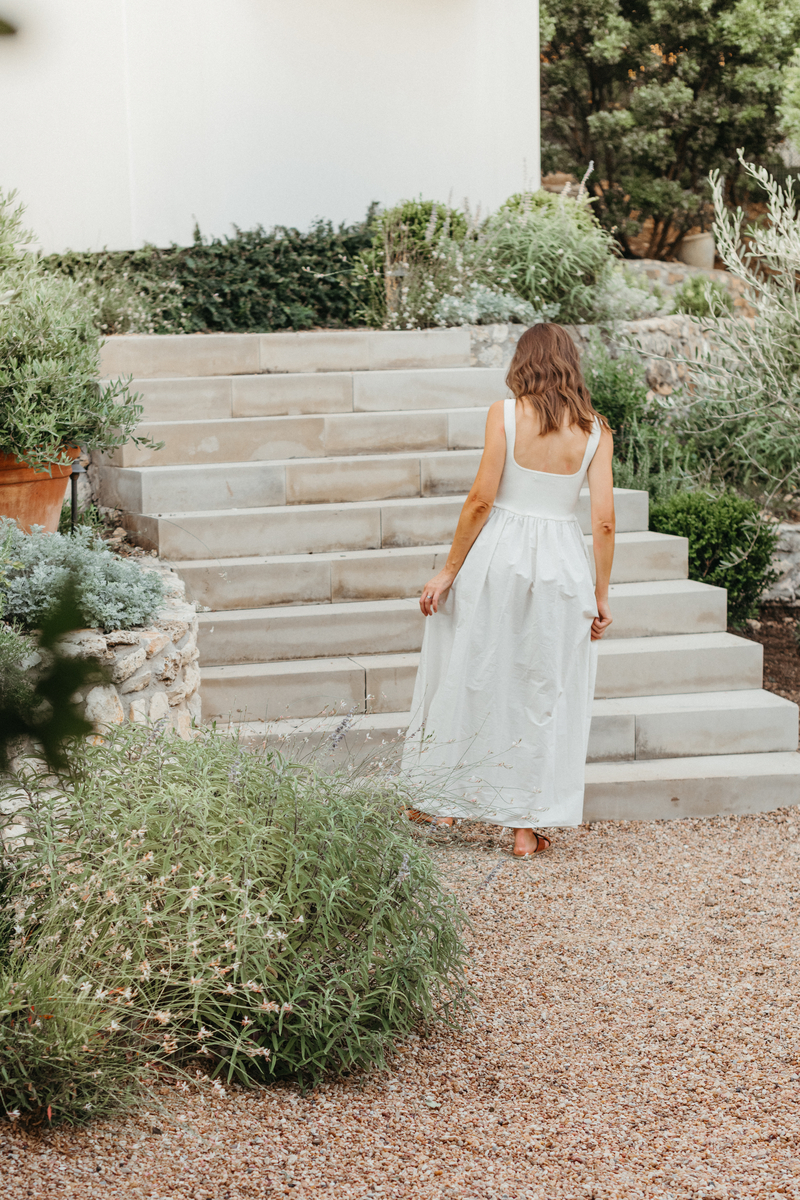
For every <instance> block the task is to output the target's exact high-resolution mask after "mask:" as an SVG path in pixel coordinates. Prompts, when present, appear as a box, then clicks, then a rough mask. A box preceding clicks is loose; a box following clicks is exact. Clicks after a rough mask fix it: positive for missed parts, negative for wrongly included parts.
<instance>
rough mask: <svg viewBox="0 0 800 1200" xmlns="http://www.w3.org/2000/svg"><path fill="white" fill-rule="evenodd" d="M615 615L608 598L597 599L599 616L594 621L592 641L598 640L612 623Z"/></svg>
mask: <svg viewBox="0 0 800 1200" xmlns="http://www.w3.org/2000/svg"><path fill="white" fill-rule="evenodd" d="M612 620H613V617H612V616H611V609H610V608H609V607H608V601H607V600H598V601H597V616H596V617H595V619H594V620H593V621H592V641H593V642H598V641H599V640H600V638H601V637H602V636H603V634H604V633H605V631H606V630H607V629H608V627H609V625H610V624H611V622H612Z"/></svg>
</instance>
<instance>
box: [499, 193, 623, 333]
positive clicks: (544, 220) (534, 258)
mask: <svg viewBox="0 0 800 1200" xmlns="http://www.w3.org/2000/svg"><path fill="white" fill-rule="evenodd" d="M557 200H558V203H556V204H551V203H549V202H548V203H545V204H542V205H539V204H536V203H531V204H529V205H528V206H527V207H526V206H525V205H523V206H522V207H521V208H519V207H515V208H514V209H511V208H501V209H500V210H499V211H498V212H497V213H496V214H495V215H494V216H492V217H490V218H489V221H488V222H487V225H486V228H485V234H484V241H483V246H482V254H481V263H482V268H483V271H484V273H485V275H486V276H487V277H490V278H491V279H493V280H498V281H499V279H506V278H507V279H508V280H510V282H511V285H512V287H513V290H514V291H515V292H517V294H518V295H519V296H521V297H522V299H523V300H527V301H529V303H531V304H532V305H533V306H534V307H535V308H540V307H541V306H542V305H545V304H547V305H556V306H558V319H559V321H561V322H562V323H563V324H565V325H569V324H577V323H579V322H585V321H591V320H592V319H593V317H594V315H595V300H596V290H597V288H598V285H601V284H602V283H603V282H604V280H605V277H606V276H607V275H608V273H609V272H610V270H611V267H612V264H613V261H614V254H615V251H614V241H613V238H612V237H611V236H610V235H609V234H608V233H606V231H605V230H604V229H601V228H600V226H599V225H598V223H597V221H595V219H594V216H593V215H592V210H591V204H590V201H589V198H588V197H587V196H586V195H585V193H584V194H583V195H580V196H578V197H576V198H575V199H571V198H568V197H558V198H557Z"/></svg>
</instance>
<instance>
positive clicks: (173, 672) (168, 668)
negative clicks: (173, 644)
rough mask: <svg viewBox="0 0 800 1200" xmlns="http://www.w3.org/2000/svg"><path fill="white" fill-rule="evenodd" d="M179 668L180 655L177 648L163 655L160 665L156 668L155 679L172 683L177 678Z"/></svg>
mask: <svg viewBox="0 0 800 1200" xmlns="http://www.w3.org/2000/svg"><path fill="white" fill-rule="evenodd" d="M180 669H181V656H180V654H179V653H178V651H177V650H173V652H172V653H171V654H167V655H165V657H164V659H163V660H162V662H161V665H160V666H159V667H158V668H157V669H156V673H155V674H156V679H159V680H160V681H161V682H162V683H172V681H173V680H174V679H177V678H178V674H179V672H180Z"/></svg>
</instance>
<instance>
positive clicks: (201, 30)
mask: <svg viewBox="0 0 800 1200" xmlns="http://www.w3.org/2000/svg"><path fill="white" fill-rule="evenodd" d="M537 9H538V5H537V0H69V2H67V0H0V16H2V17H5V18H7V19H9V20H11V21H13V22H14V23H15V24H16V25H17V26H18V30H19V31H18V33H17V34H16V35H15V36H13V37H0V112H1V113H2V120H0V185H1V186H3V187H5V188H17V189H18V190H19V192H20V196H21V198H22V199H23V200H24V201H25V202H26V203H27V205H28V221H29V224H30V225H31V226H32V227H33V228H34V229H35V230H36V232H37V234H38V236H39V237H40V238H41V241H42V244H43V246H44V248H45V249H47V250H62V249H65V248H67V247H71V248H73V249H88V248H91V249H98V248H100V247H102V246H109V247H113V248H126V247H133V246H138V245H141V244H142V243H143V242H144V241H150V242H155V243H156V244H162V245H163V244H167V243H169V242H171V241H176V242H184V243H185V242H186V241H188V240H190V238H191V234H192V229H193V227H194V224H195V222H198V223H199V225H200V227H201V229H202V230H203V232H204V233H215V234H222V233H226V232H229V231H230V229H231V226H232V224H237V225H239V226H242V227H245V228H246V227H248V226H252V225H255V224H257V223H259V222H261V223H262V224H264V225H267V226H269V225H272V224H275V223H285V224H292V225H298V226H300V227H301V228H302V227H305V226H306V225H308V223H309V222H310V221H311V220H312V219H313V218H314V217H317V216H324V217H330V218H332V219H333V220H334V221H340V220H347V221H350V220H355V219H358V218H359V217H360V216H361V215H362V214H363V213H364V212H365V210H366V208H367V205H368V204H369V202H370V201H371V200H373V199H374V200H379V201H381V202H383V203H391V202H393V201H396V200H398V199H401V198H403V197H407V196H414V195H419V194H420V193H422V194H423V195H424V196H426V197H436V198H439V199H442V200H447V199H448V197H451V198H452V200H453V202H456V203H460V202H461V201H462V199H463V198H464V197H465V196H466V197H468V198H469V199H470V201H471V202H472V203H473V204H474V205H475V204H478V203H481V204H482V205H483V206H484V208H486V207H487V206H488V207H493V206H495V205H496V204H497V203H499V202H500V201H501V200H502V199H503V198H504V197H505V196H506V195H508V193H509V192H511V191H516V190H518V189H520V188H521V187H522V186H523V185H524V183H525V182H526V181H527V182H528V183H529V184H530V183H534V184H535V183H536V182H537V180H538V169H539V166H538V164H539V102H538V40H537V28H538V11H537Z"/></svg>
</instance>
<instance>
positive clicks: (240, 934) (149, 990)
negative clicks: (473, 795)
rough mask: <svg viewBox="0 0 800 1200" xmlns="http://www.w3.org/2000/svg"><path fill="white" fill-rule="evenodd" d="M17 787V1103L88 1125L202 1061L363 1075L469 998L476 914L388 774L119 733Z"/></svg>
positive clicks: (2, 1069) (1, 1088)
mask: <svg viewBox="0 0 800 1200" xmlns="http://www.w3.org/2000/svg"><path fill="white" fill-rule="evenodd" d="M10 786H15V787H16V788H17V789H19V788H20V786H22V787H23V789H24V791H26V792H27V805H28V808H27V812H26V814H25V819H26V820H27V822H28V825H29V841H28V842H27V844H26V845H24V846H22V847H20V848H18V849H17V851H16V852H15V853H14V854H13V856H11V860H10V862H9V863H8V877H7V881H6V899H5V910H4V915H5V917H6V918H7V919H11V920H13V927H12V928H11V929H10V935H9V938H8V949H7V953H6V958H5V964H4V972H3V979H2V996H0V1103H2V1105H3V1106H4V1107H5V1109H6V1111H11V1110H15V1109H18V1110H20V1111H22V1112H38V1113H42V1112H44V1111H47V1110H49V1111H50V1113H51V1116H52V1118H53V1119H56V1117H62V1118H63V1117H66V1118H68V1119H71V1120H78V1119H81V1118H82V1117H85V1116H86V1115H87V1114H88V1113H91V1112H95V1111H102V1110H104V1109H106V1108H108V1107H109V1106H111V1105H112V1104H113V1103H115V1102H116V1097H115V1095H114V1092H115V1086H116V1084H115V1083H114V1080H115V1079H117V1078H118V1077H119V1076H120V1075H121V1074H124V1075H126V1076H127V1078H128V1082H130V1079H131V1077H133V1076H136V1075H140V1074H141V1073H142V1072H145V1071H146V1070H147V1069H148V1067H147V1064H156V1066H158V1065H164V1064H165V1063H169V1064H174V1065H175V1066H176V1067H180V1066H181V1065H182V1064H186V1062H187V1060H190V1059H192V1058H195V1057H196V1056H198V1055H199V1056H201V1057H202V1059H204V1060H205V1062H206V1064H207V1065H206V1066H205V1067H204V1070H205V1071H206V1072H207V1073H208V1074H209V1075H212V1076H214V1075H216V1076H218V1077H223V1078H225V1079H227V1080H235V1081H238V1082H240V1083H245V1084H246V1083H248V1082H255V1081H264V1080H269V1079H270V1078H275V1077H281V1076H287V1075H290V1076H294V1077H299V1078H300V1079H301V1080H305V1081H311V1080H314V1079H316V1078H319V1077H320V1076H321V1075H322V1074H323V1073H325V1072H327V1071H347V1070H352V1069H363V1068H366V1067H369V1066H371V1065H373V1064H380V1063H381V1062H382V1061H383V1058H384V1053H385V1050H386V1048H387V1046H388V1045H389V1044H390V1043H391V1040H392V1038H393V1037H394V1036H396V1035H397V1034H400V1033H402V1032H405V1031H408V1030H410V1029H412V1028H414V1027H415V1026H417V1025H418V1024H419V1023H420V1022H421V1021H425V1020H430V1019H435V1018H438V1019H444V1020H453V1019H454V1018H455V1015H456V1012H457V1010H458V1007H459V1005H461V1004H463V1003H464V998H465V995H466V992H465V988H464V984H463V976H462V963H463V955H464V950H463V946H462V942H461V938H460V927H461V925H462V922H463V918H462V916H461V914H460V911H459V910H458V908H457V906H456V904H455V901H454V900H452V898H450V897H449V896H447V895H446V894H445V893H444V892H443V891H442V889H441V888H440V885H439V882H438V879H437V876H436V873H435V869H434V867H433V865H432V863H431V861H430V859H429V858H428V856H427V854H426V852H425V850H424V849H423V848H422V847H421V846H420V844H419V843H418V842H417V841H415V840H414V839H413V837H412V835H411V833H410V832H409V829H408V825H407V822H405V821H404V820H403V819H402V818H401V816H400V814H399V810H400V805H399V802H398V797H397V796H396V795H394V794H393V792H392V787H393V785H392V784H391V782H384V783H383V784H381V785H377V784H374V783H370V782H369V781H368V780H363V781H360V782H359V781H354V780H353V779H352V778H351V777H348V775H347V773H346V772H343V773H341V774H334V775H330V776H321V775H317V774H316V773H315V772H314V770H313V769H312V768H311V767H309V766H305V765H299V764H296V763H292V762H289V761H287V760H285V759H283V758H282V757H281V756H280V755H278V754H276V753H275V752H269V753H267V754H266V755H264V756H260V757H257V756H255V755H251V754H248V753H245V752H243V751H242V750H241V749H240V747H239V746H238V745H237V743H236V742H235V741H234V740H233V739H231V738H228V737H225V736H223V735H221V734H218V733H216V732H214V731H213V730H211V731H204V732H202V733H201V734H199V735H198V736H197V738H196V739H195V740H194V741H190V742H182V741H180V740H179V739H174V738H172V737H170V736H159V735H156V734H155V733H153V732H150V733H148V732H147V731H146V730H140V729H124V730H122V731H119V732H117V733H116V734H114V735H113V736H112V737H110V738H109V739H108V740H107V741H105V742H104V743H103V744H101V745H95V746H88V747H82V748H81V750H80V754H75V755H73V759H72V768H71V772H70V774H69V776H68V778H67V779H66V780H65V781H64V782H63V783H62V784H60V785H54V781H53V779H52V778H46V777H44V776H42V775H36V774H35V773H33V772H31V773H30V774H29V775H28V776H27V777H22V776H21V775H18V776H17V777H16V779H15V780H12V783H11V785H10ZM14 820H15V821H17V822H19V820H20V813H19V812H16V813H15V816H14ZM29 1018H31V1019H30V1020H29ZM48 1039H49V1040H48ZM48 1047H49V1049H48ZM56 1065H57V1068H58V1069H57V1070H54V1066H56ZM95 1072H99V1074H95ZM104 1075H106V1076H107V1078H104ZM70 1083H71V1087H70V1086H69V1085H70ZM29 1084H32V1086H29ZM105 1084H108V1086H107V1087H104V1086H103V1085H105Z"/></svg>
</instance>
